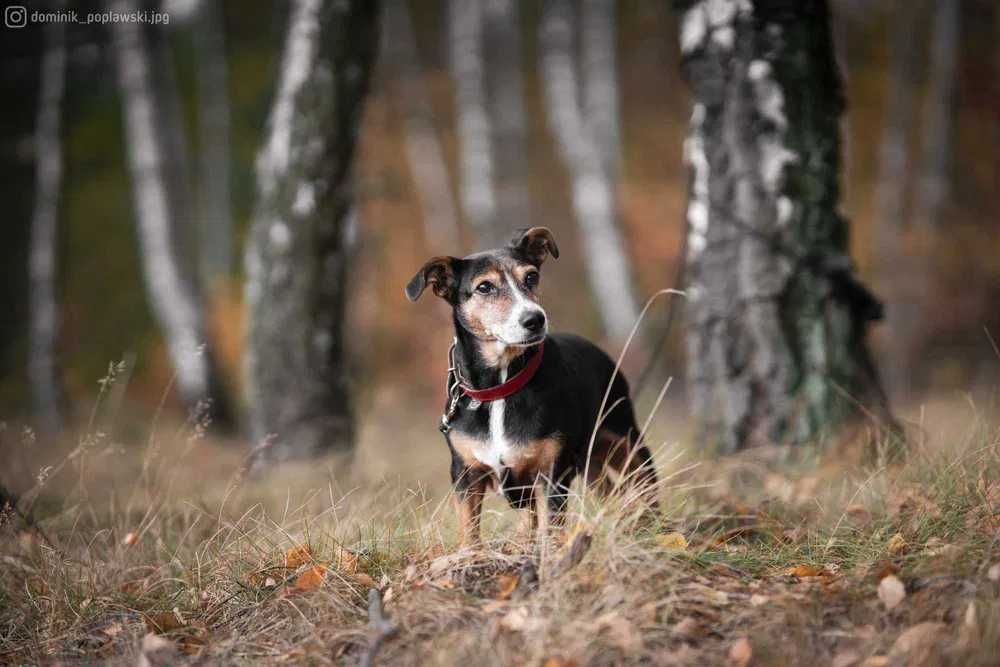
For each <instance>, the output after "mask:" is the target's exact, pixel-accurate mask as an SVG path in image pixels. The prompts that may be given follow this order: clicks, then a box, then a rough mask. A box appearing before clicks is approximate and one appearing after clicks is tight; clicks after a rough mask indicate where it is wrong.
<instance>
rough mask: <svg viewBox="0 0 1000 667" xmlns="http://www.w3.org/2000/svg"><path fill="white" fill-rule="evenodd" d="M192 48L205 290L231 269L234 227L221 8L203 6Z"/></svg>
mask: <svg viewBox="0 0 1000 667" xmlns="http://www.w3.org/2000/svg"><path fill="white" fill-rule="evenodd" d="M195 48H196V50H197V54H198V63H199V66H198V67H197V68H196V71H197V85H198V132H199V141H198V144H199V161H198V162H199V179H198V181H199V185H200V187H199V193H198V194H199V197H198V201H199V208H200V213H201V215H200V216H199V217H200V219H201V224H200V225H199V226H198V229H199V232H200V233H199V241H200V243H199V245H200V253H199V258H200V260H201V267H200V268H201V275H202V277H204V278H205V279H206V280H207V281H208V284H209V285H211V284H213V283H216V282H218V281H219V280H226V279H228V278H230V277H231V276H232V269H233V222H232V213H231V211H230V205H229V197H230V191H229V142H230V137H229V75H228V72H227V59H226V30H225V25H224V16H223V7H222V4H221V3H219V2H216V1H214V0H202V3H201V7H200V12H199V16H198V19H197V25H196V26H195Z"/></svg>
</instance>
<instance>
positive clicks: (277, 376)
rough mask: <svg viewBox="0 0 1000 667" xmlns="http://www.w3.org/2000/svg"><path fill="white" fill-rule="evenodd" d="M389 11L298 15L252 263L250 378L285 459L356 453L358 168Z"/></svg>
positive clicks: (308, 2) (312, 0)
mask: <svg viewBox="0 0 1000 667" xmlns="http://www.w3.org/2000/svg"><path fill="white" fill-rule="evenodd" d="M377 33H378V11H377V3H375V2H371V1H369V0H350V1H339V2H338V1H334V0H297V1H296V2H294V3H293V4H292V10H291V17H290V22H289V28H288V38H287V42H286V45H285V53H284V57H283V60H282V64H281V70H280V79H279V84H278V91H277V94H276V97H275V100H274V105H273V108H272V110H271V117H270V121H269V123H270V126H269V129H268V137H267V142H266V144H265V146H264V148H263V150H262V151H261V154H260V157H259V158H258V163H257V179H258V188H259V202H258V208H257V212H256V215H255V221H254V226H253V231H252V235H251V239H250V243H249V247H248V249H247V256H246V272H247V284H246V302H247V305H248V308H249V319H248V332H247V333H248V340H247V353H246V364H247V366H246V371H247V381H248V389H249V401H250V409H251V424H252V427H253V432H254V435H255V437H256V438H258V439H263V438H266V437H268V436H272V435H273V436H274V437H275V439H276V444H275V446H274V447H273V448H272V450H271V451H272V453H273V455H274V457H275V458H279V459H290V458H297V459H301V458H307V457H312V456H315V455H317V454H319V453H321V452H324V451H330V450H350V448H351V447H352V445H353V430H354V429H353V421H352V412H351V401H350V392H349V387H348V373H347V368H346V359H345V355H344V333H343V332H344V322H343V319H344V306H345V300H346V297H347V290H346V287H345V280H346V278H347V275H348V271H347V269H348V263H349V260H350V243H349V240H350V234H351V233H352V230H351V227H352V224H353V223H352V201H353V196H352V188H351V165H352V162H353V157H354V150H355V143H356V139H357V134H358V130H359V126H360V123H361V112H362V108H363V103H364V100H365V95H366V92H367V87H368V81H369V75H370V72H371V68H372V61H373V59H374V56H375V53H376V48H377V42H378V39H377Z"/></svg>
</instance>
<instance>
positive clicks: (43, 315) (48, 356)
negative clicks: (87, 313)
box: [28, 22, 66, 432]
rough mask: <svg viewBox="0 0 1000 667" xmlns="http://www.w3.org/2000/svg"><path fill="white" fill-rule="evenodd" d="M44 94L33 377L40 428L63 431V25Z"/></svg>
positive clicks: (34, 234)
mask: <svg viewBox="0 0 1000 667" xmlns="http://www.w3.org/2000/svg"><path fill="white" fill-rule="evenodd" d="M44 33H45V37H44V39H45V47H44V49H45V50H44V54H43V56H42V71H41V90H40V92H39V96H38V115H37V120H36V122H35V210H34V213H33V215H32V218H31V248H30V250H29V281H30V283H29V284H30V288H29V290H28V293H29V298H30V304H29V306H30V331H31V334H30V345H29V353H28V375H29V378H30V380H31V389H32V393H33V395H34V404H35V412H36V414H37V416H38V419H39V423H40V425H41V426H42V427H43V428H44V429H45V430H47V431H49V432H57V431H58V430H59V429H61V428H62V426H63V390H62V381H61V379H60V376H59V367H58V365H57V364H56V347H57V342H58V338H59V306H58V301H57V297H56V277H57V276H56V265H57V260H58V257H57V255H58V253H57V250H58V232H57V228H58V224H57V223H58V218H59V200H60V192H61V189H62V171H63V162H62V160H63V154H62V139H61V137H60V134H61V127H62V123H61V117H62V106H63V95H64V92H65V87H66V83H65V82H66V34H65V27H64V25H63V24H62V23H58V22H55V23H49V24H47V25H46V26H45V29H44Z"/></svg>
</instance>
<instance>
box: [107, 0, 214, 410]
mask: <svg viewBox="0 0 1000 667" xmlns="http://www.w3.org/2000/svg"><path fill="white" fill-rule="evenodd" d="M110 7H111V8H112V9H113V10H114V11H119V12H131V11H136V4H135V3H134V2H133V1H131V0H121V1H118V2H113V3H111V4H110ZM112 31H113V37H114V48H115V53H116V60H117V68H118V83H119V86H120V89H121V96H122V102H123V107H124V122H125V140H126V141H125V144H126V152H127V154H128V166H129V171H130V173H131V177H132V190H133V196H134V200H135V215H136V222H137V227H138V237H139V244H140V251H141V257H142V268H143V277H144V279H145V282H146V290H147V292H148V293H149V298H150V302H151V305H152V310H153V314H154V316H155V317H156V320H157V322H158V324H159V326H160V329H161V331H162V333H163V337H164V341H165V343H166V347H167V352H168V354H169V355H170V358H171V361H172V362H173V365H174V369H175V371H176V384H177V388H178V391H179V393H180V396H181V398H182V400H183V401H184V402H185V403H186V404H187V405H188V406H189V407H191V408H192V409H198V410H199V411H201V410H203V409H206V408H207V409H208V410H209V413H210V415H211V417H212V419H213V421H214V422H215V424H216V425H217V426H221V427H228V426H231V425H232V420H233V416H232V414H231V412H230V406H229V403H228V401H227V400H226V397H225V393H224V390H223V385H222V382H221V380H220V378H219V374H218V369H217V368H216V364H215V356H214V354H213V351H212V347H211V345H210V342H209V340H208V335H207V329H206V326H205V320H204V314H203V312H202V309H201V302H200V299H199V294H198V290H197V288H196V285H195V282H194V281H193V279H192V275H191V272H189V271H185V270H184V269H183V268H182V264H183V262H182V260H181V258H180V257H178V245H177V244H178V243H179V238H178V236H179V232H180V229H181V225H182V224H183V221H182V220H181V219H180V216H179V214H178V212H177V208H176V206H177V201H178V196H177V194H176V193H175V192H171V190H170V188H171V185H173V184H175V183H176V180H175V179H174V178H173V177H172V175H171V171H172V169H174V167H175V166H174V165H171V164H170V161H169V160H170V157H171V156H172V155H173V154H176V147H174V148H172V147H171V146H169V145H168V144H169V142H171V141H172V140H175V136H174V131H173V130H171V128H170V127H167V126H166V123H165V120H164V114H163V112H164V109H166V107H167V106H168V105H169V104H170V100H169V96H165V95H164V94H163V93H162V91H158V90H157V87H156V82H157V81H158V78H157V77H156V76H154V73H153V71H152V63H153V62H154V56H153V54H152V53H151V50H150V48H149V45H148V42H147V39H146V36H145V34H144V33H143V26H142V25H141V24H136V23H115V24H113V28H112Z"/></svg>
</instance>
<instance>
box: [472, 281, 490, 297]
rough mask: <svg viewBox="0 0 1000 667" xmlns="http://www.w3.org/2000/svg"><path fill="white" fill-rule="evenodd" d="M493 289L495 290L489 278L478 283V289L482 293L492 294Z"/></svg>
mask: <svg viewBox="0 0 1000 667" xmlns="http://www.w3.org/2000/svg"><path fill="white" fill-rule="evenodd" d="M493 290H494V287H493V283H491V282H490V281H488V280H484V281H483V282H481V283H479V284H478V285H476V291H477V292H479V293H480V294H490V293H492V292H493Z"/></svg>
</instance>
